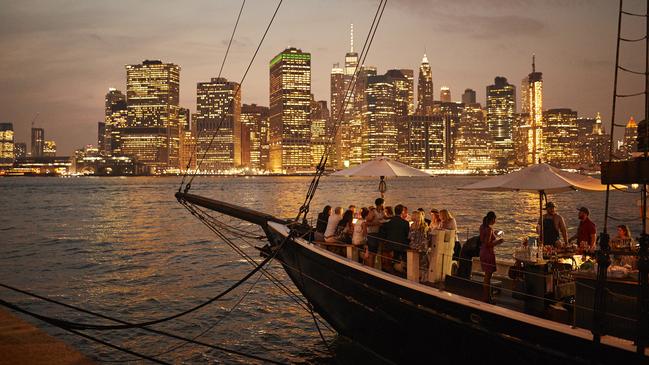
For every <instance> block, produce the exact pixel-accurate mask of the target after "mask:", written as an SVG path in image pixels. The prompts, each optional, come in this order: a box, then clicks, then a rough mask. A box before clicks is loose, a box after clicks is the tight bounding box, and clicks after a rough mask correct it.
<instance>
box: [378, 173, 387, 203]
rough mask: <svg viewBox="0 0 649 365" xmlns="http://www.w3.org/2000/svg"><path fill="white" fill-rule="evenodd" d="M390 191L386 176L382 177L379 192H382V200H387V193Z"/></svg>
mask: <svg viewBox="0 0 649 365" xmlns="http://www.w3.org/2000/svg"><path fill="white" fill-rule="evenodd" d="M386 191H388V185H387V184H386V182H385V176H381V181H380V182H379V192H381V199H385V192H386Z"/></svg>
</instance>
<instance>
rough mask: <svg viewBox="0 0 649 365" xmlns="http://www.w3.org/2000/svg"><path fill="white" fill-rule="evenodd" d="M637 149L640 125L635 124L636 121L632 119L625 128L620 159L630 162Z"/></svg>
mask: <svg viewBox="0 0 649 365" xmlns="http://www.w3.org/2000/svg"><path fill="white" fill-rule="evenodd" d="M637 149H638V124H637V123H636V122H635V119H634V118H633V117H631V118H629V121H628V122H627V124H626V127H625V128H624V139H623V140H622V144H621V146H620V147H619V148H618V157H619V158H621V159H624V160H628V159H630V158H631V157H632V154H633V152H635V151H637Z"/></svg>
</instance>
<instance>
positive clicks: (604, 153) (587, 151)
mask: <svg viewBox="0 0 649 365" xmlns="http://www.w3.org/2000/svg"><path fill="white" fill-rule="evenodd" d="M576 123H577V131H578V132H577V133H578V140H579V145H580V146H581V150H580V161H579V162H580V164H579V165H580V167H582V168H586V169H590V170H599V165H600V164H601V163H602V162H604V161H608V157H609V146H610V135H609V134H607V133H606V131H605V130H604V127H603V123H602V118H601V115H600V114H599V113H597V115H596V116H595V117H594V118H592V117H579V118H577V121H576Z"/></svg>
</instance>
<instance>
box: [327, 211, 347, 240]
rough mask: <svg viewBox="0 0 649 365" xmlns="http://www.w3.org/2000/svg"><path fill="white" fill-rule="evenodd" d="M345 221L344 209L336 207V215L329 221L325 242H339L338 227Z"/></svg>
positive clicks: (331, 216) (330, 217)
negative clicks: (337, 237) (337, 236)
mask: <svg viewBox="0 0 649 365" xmlns="http://www.w3.org/2000/svg"><path fill="white" fill-rule="evenodd" d="M342 219H343V207H336V209H334V213H333V214H332V215H330V216H329V220H327V229H325V234H324V239H325V242H329V243H332V242H337V240H336V227H337V226H338V223H340V221H341V220H342Z"/></svg>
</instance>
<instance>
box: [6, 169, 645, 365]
mask: <svg viewBox="0 0 649 365" xmlns="http://www.w3.org/2000/svg"><path fill="white" fill-rule="evenodd" d="M480 179H483V177H459V176H449V177H430V178H429V177H425V178H398V179H388V180H387V184H388V191H387V193H386V205H396V204H399V203H401V204H404V205H406V206H407V207H408V208H409V209H410V210H413V209H416V208H419V207H421V208H424V209H425V210H426V212H428V211H429V210H430V208H433V207H434V208H437V209H442V208H446V209H448V210H449V211H450V212H451V213H452V214H454V215H455V217H456V219H457V223H458V228H459V234H460V238H461V240H462V241H464V240H466V239H467V238H468V237H470V236H473V235H475V234H476V233H477V231H478V227H479V225H480V223H481V221H482V217H483V216H484V215H485V214H486V212H487V211H490V210H493V211H494V212H496V214H497V216H498V220H497V223H496V228H497V229H499V230H503V231H504V232H505V236H504V237H505V239H506V241H507V242H506V244H504V245H502V246H500V247H498V254H499V255H501V256H502V257H511V254H512V252H513V248H514V245H516V244H518V243H519V242H520V241H521V240H522V239H523V238H524V237H527V236H528V235H532V234H533V232H534V228H535V225H536V222H537V219H538V215H539V200H538V194H532V193H520V192H500V193H491V192H480V191H461V190H458V189H457V188H458V187H460V186H464V185H467V184H470V183H473V182H476V181H479V180H480ZM309 182H310V177H268V176H259V177H199V178H197V179H196V180H195V182H194V183H193V187H192V190H191V192H192V193H194V194H198V195H203V196H206V197H210V198H213V199H218V200H224V201H228V202H232V203H234V204H238V205H243V206H246V207H249V208H252V209H256V210H259V211H262V212H267V213H270V214H273V215H275V216H278V217H294V216H295V215H296V214H297V211H298V208H299V207H300V205H301V204H302V201H303V200H304V197H305V193H306V190H307V187H308V184H309ZM179 183H180V178H178V177H129V178H118V177H115V178H93V177H83V178H38V177H34V178H28V177H16V178H2V179H0V217H1V219H0V282H1V283H3V284H6V285H11V286H15V287H18V288H21V289H25V290H29V291H32V292H35V293H38V294H41V295H44V296H47V297H50V298H53V299H56V300H59V301H62V302H66V303H69V304H73V305H77V306H81V307H83V308H86V309H89V310H93V311H96V312H100V313H103V314H107V315H110V316H113V317H118V318H120V319H123V320H126V321H129V322H142V321H145V320H152V319H156V318H160V317H166V316H168V315H171V314H175V313H177V312H181V311H184V310H186V309H188V308H191V307H193V306H195V305H197V304H200V303H202V302H204V301H205V300H207V299H209V298H211V297H213V296H215V295H216V294H218V293H220V292H221V291H222V290H224V289H226V288H227V287H228V286H230V285H232V284H233V283H235V282H236V281H237V280H239V279H240V278H241V277H243V276H244V275H245V274H246V273H248V272H249V271H250V269H251V266H250V264H249V263H248V262H246V261H245V260H243V259H242V258H241V257H240V256H239V255H238V254H236V253H235V252H234V251H233V250H232V249H231V248H230V247H228V245H226V244H225V243H224V242H223V241H221V240H220V239H219V238H218V237H217V236H216V235H215V234H214V233H212V232H211V231H210V230H209V229H208V228H207V227H205V226H204V225H203V224H202V223H201V222H199V221H198V220H197V219H196V218H194V217H193V216H192V215H191V214H190V213H189V212H188V211H187V210H185V209H184V208H183V207H182V206H181V205H180V204H178V202H177V201H176V200H175V198H174V193H175V191H177V190H178V186H179ZM377 186H378V179H374V178H344V177H340V178H338V177H324V178H323V179H322V181H321V183H320V186H319V189H318V192H317V194H316V197H315V198H314V200H313V202H312V204H311V213H310V216H311V218H313V217H315V216H316V215H317V213H318V212H320V211H321V210H322V207H323V206H324V205H326V204H328V205H331V206H333V207H335V206H343V207H347V206H349V205H350V204H354V205H356V206H357V207H362V206H368V205H371V204H373V202H374V199H375V198H376V197H377V196H378V193H377V191H376V190H377ZM638 198H639V194H630V193H628V192H619V191H612V192H611V199H610V202H611V210H610V213H609V215H610V217H611V219H610V220H609V231H610V232H612V233H613V234H614V233H615V225H617V224H622V223H624V224H628V225H629V227H630V228H631V232H632V233H633V235H634V236H637V235H638V234H639V233H640V224H641V221H640V219H639V209H638V207H637V206H636V200H637V199H638ZM548 200H549V201H553V202H555V203H556V204H557V207H558V209H557V211H558V213H559V214H561V215H562V216H563V217H564V219H565V220H566V224H567V226H568V227H569V232H568V234H569V236H570V235H572V234H574V233H576V230H577V224H578V220H577V209H578V208H579V207H581V206H586V207H588V208H589V209H590V212H591V218H592V220H593V221H594V222H595V223H596V224H597V227H598V231H599V230H601V228H602V225H603V221H604V203H605V194H604V193H587V192H576V191H575V192H566V193H560V194H555V195H550V196H548ZM216 217H217V218H219V219H220V217H219V216H218V215H217V216H216ZM243 228H248V227H247V226H243ZM249 228H251V229H252V228H253V227H249ZM237 243H238V244H239V245H241V246H242V247H243V248H244V250H245V251H246V252H247V253H248V254H250V255H251V256H252V257H254V258H255V259H257V260H259V254H258V251H256V249H255V248H254V246H262V245H263V242H262V241H259V240H254V239H250V240H246V241H245V242H244V241H239V242H237ZM270 271H271V272H272V273H273V274H274V275H275V276H277V277H279V278H280V279H281V280H283V282H284V283H285V284H287V285H288V286H289V287H290V288H291V289H293V290H294V291H296V290H295V288H294V287H293V286H292V284H291V283H290V280H289V279H288V277H287V276H286V275H285V273H284V271H283V270H282V268H281V267H280V266H279V265H278V264H277V263H272V264H271V266H270ZM0 298H1V299H3V300H7V301H10V302H14V303H17V304H19V305H20V306H23V307H25V308H28V309H29V310H32V311H34V312H37V313H41V314H45V315H48V316H51V317H59V318H65V319H69V320H73V321H83V322H93V323H108V322H105V321H98V320H97V319H96V318H92V317H90V316H87V315H81V314H79V313H77V312H74V311H70V310H66V309H62V308H61V307H57V306H55V305H52V304H47V303H43V302H39V301H37V300H34V299H31V298H29V297H26V296H23V295H20V294H17V293H14V292H10V291H8V290H6V289H0ZM239 301H240V302H239ZM29 320H30V321H32V322H33V323H36V324H37V325H38V326H40V327H41V328H44V329H45V330H46V331H47V332H48V333H51V334H53V335H55V336H56V337H59V338H62V339H64V340H65V341H66V342H68V343H70V344H71V345H73V346H74V347H76V348H77V349H79V350H80V351H81V352H82V353H84V354H86V355H88V356H89V357H91V358H94V359H97V360H99V361H100V362H110V361H124V360H127V361H139V360H137V359H134V358H133V357H131V356H129V355H126V354H123V353H119V352H116V351H115V350H112V349H109V348H106V347H104V346H102V345H99V344H96V343H93V342H90V341H88V340H85V339H83V338H80V337H77V336H75V335H72V334H69V333H66V332H65V331H62V330H59V329H56V328H54V327H51V326H48V325H45V324H43V323H39V322H37V321H35V320H32V319H29ZM155 328H156V329H161V330H165V331H169V332H173V333H176V334H180V335H182V336H185V337H190V338H193V337H195V336H197V335H199V334H202V335H201V336H200V337H199V339H200V340H201V341H203V342H207V343H211V344H218V345H220V346H223V347H227V348H230V349H235V350H238V351H241V352H245V353H250V354H255V355H259V356H263V357H266V358H270V359H273V360H277V361H280V362H290V363H332V364H334V363H338V362H343V363H345V362H347V363H353V362H355V360H353V359H354V357H355V356H359V355H358V351H357V350H356V349H354V348H353V346H351V349H350V346H347V345H345V344H344V341H340V340H336V338H335V335H334V334H333V333H332V332H329V331H327V330H326V329H324V330H323V335H324V336H325V338H326V340H327V341H329V342H331V341H332V340H336V341H335V342H334V346H332V347H331V350H330V349H328V348H327V346H325V344H324V343H323V341H322V340H321V338H320V336H319V334H318V332H317V330H316V328H315V326H314V323H313V318H312V317H311V315H310V314H309V313H308V312H306V311H304V310H303V309H302V308H301V307H300V306H298V305H297V304H296V303H295V301H293V300H292V299H291V298H290V297H288V296H287V295H286V294H285V293H284V292H282V291H281V290H280V289H279V288H277V287H276V286H275V285H274V284H273V283H271V282H270V281H268V280H267V279H266V278H264V277H258V275H255V276H253V277H252V278H251V279H250V280H249V281H248V282H246V283H245V284H243V285H242V286H240V287H239V288H238V289H236V290H235V291H233V292H232V293H231V294H229V295H227V296H226V297H224V298H223V299H222V300H219V301H217V302H215V303H213V304H211V305H209V306H206V307H205V308H202V309H201V310H198V311H196V312H194V313H192V314H190V315H188V316H185V317H181V318H179V319H177V320H174V321H171V322H166V323H164V324H160V325H157V326H155ZM203 332H205V333H203ZM88 333H89V334H92V335H93V336H96V337H100V338H102V339H103V340H106V341H108V342H111V343H114V344H117V345H120V346H124V347H127V348H130V349H133V350H135V351H137V352H141V353H143V354H146V355H149V356H154V357H157V358H160V359H162V360H164V361H168V362H172V363H250V361H251V360H250V359H247V358H244V357H239V356H235V355H230V354H226V353H223V352H220V351H217V350H212V349H206V348H203V347H198V346H195V345H191V344H187V345H184V346H182V347H180V348H175V347H177V346H178V345H181V344H182V343H183V342H182V341H178V340H172V339H168V338H164V337H160V336H155V335H151V334H149V333H147V332H144V331H142V330H127V331H105V332H88ZM171 350H173V351H171ZM360 356H362V359H365V360H367V357H366V356H365V355H360Z"/></svg>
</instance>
